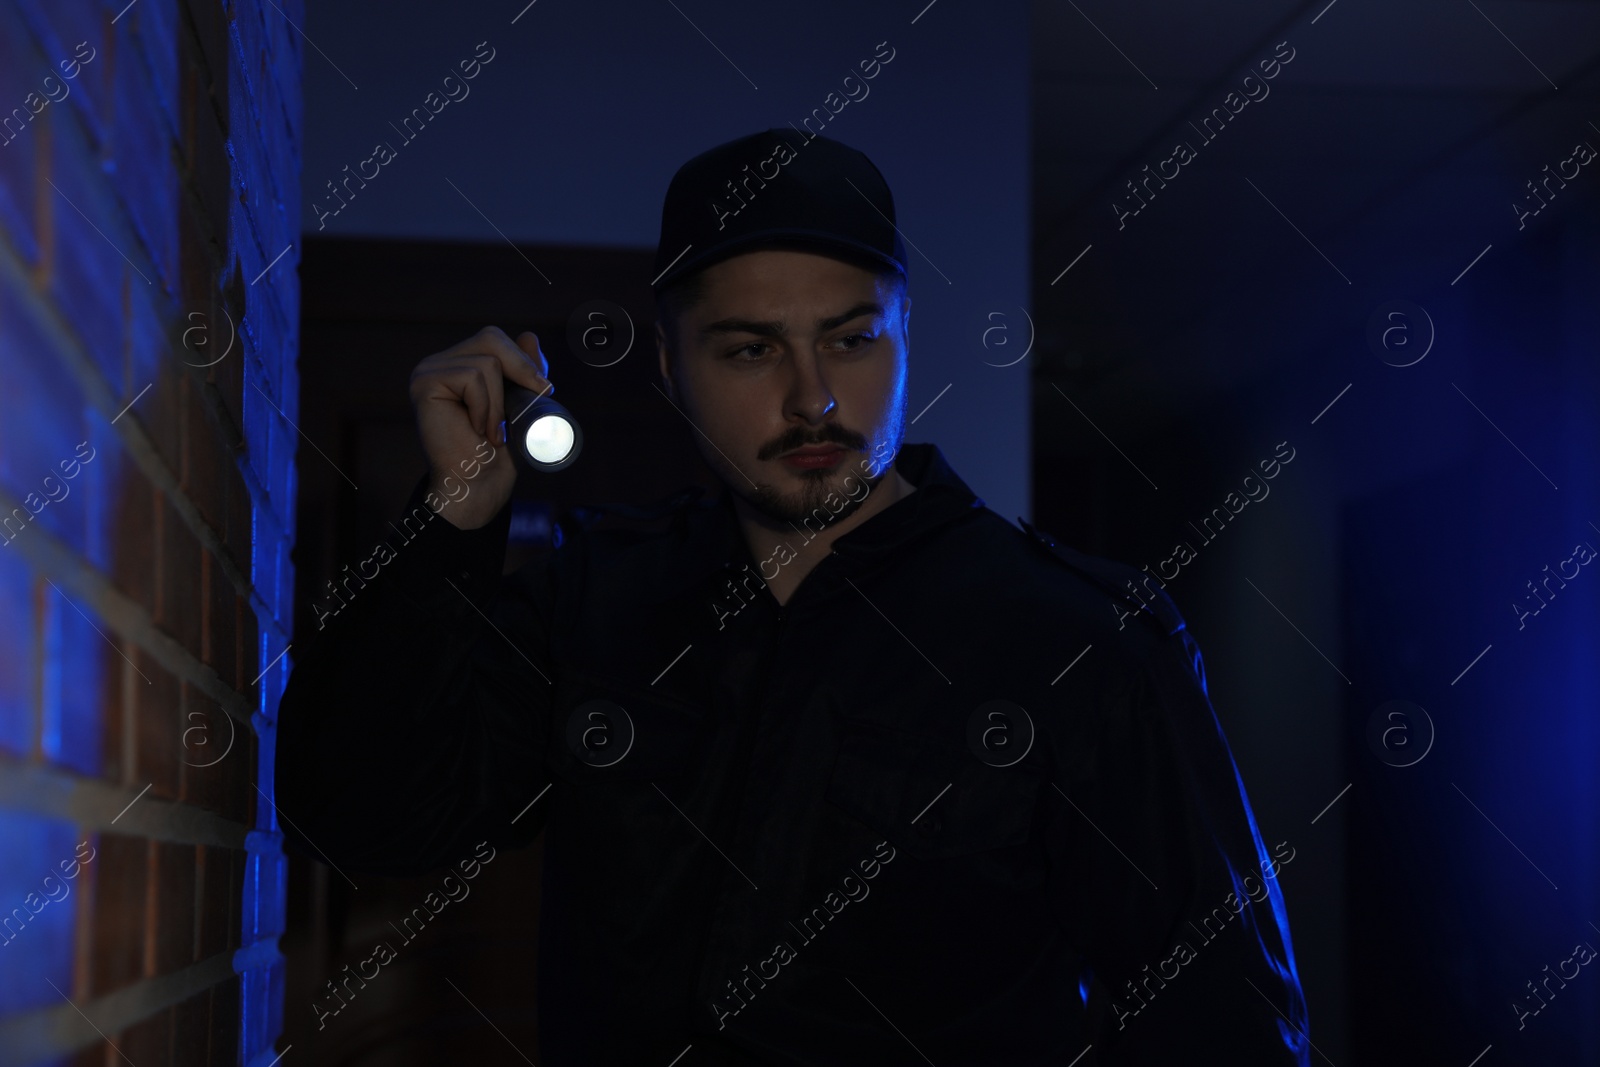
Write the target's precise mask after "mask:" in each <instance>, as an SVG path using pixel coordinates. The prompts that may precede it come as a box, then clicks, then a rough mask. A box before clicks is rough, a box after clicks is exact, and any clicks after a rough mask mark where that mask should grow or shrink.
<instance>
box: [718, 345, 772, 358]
mask: <svg viewBox="0 0 1600 1067" xmlns="http://www.w3.org/2000/svg"><path fill="white" fill-rule="evenodd" d="M766 347H768V346H767V345H766V344H765V343H764V342H762V341H751V342H750V343H749V344H747V345H740V346H739V347H738V348H735V349H734V350H733V351H732V352H729V353H728V355H729V356H730V357H732V358H734V359H739V358H742V357H745V356H747V355H748V356H750V357H752V358H759V357H760V355H761V353H760V352H751V351H750V350H751V349H752V348H766Z"/></svg>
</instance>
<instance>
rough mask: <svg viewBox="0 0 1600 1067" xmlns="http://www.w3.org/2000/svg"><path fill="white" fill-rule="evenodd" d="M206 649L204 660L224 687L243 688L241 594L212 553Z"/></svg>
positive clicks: (208, 564)
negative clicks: (241, 679) (240, 681)
mask: <svg viewBox="0 0 1600 1067" xmlns="http://www.w3.org/2000/svg"><path fill="white" fill-rule="evenodd" d="M204 574H205V587H206V588H205V597H206V599H205V603H206V616H205V623H204V625H203V632H204V634H205V648H204V651H203V652H202V654H201V659H202V660H204V661H205V663H206V664H207V665H208V666H209V667H211V669H212V670H214V671H216V672H217V677H219V678H221V679H222V684H223V685H226V686H228V687H229V688H232V689H237V688H238V687H239V680H238V673H239V594H238V593H237V592H236V591H235V590H234V587H233V579H231V578H229V577H228V575H227V574H226V573H225V572H224V571H223V569H222V567H221V566H220V565H219V564H218V563H217V561H216V558H215V557H213V556H212V555H211V553H210V552H207V553H206V556H205V570H204Z"/></svg>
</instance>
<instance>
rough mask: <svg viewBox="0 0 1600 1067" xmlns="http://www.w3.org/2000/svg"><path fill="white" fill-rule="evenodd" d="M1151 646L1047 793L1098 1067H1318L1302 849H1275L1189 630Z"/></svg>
mask: <svg viewBox="0 0 1600 1067" xmlns="http://www.w3.org/2000/svg"><path fill="white" fill-rule="evenodd" d="M1148 647H1149V649H1150V650H1149V651H1148V653H1147V654H1145V655H1143V656H1142V657H1141V659H1140V660H1139V662H1138V663H1137V664H1136V665H1134V666H1133V667H1132V669H1131V670H1130V671H1129V672H1127V680H1126V684H1125V685H1122V686H1120V688H1121V692H1120V693H1119V694H1117V695H1115V696H1114V697H1113V699H1112V700H1111V701H1110V702H1109V705H1108V706H1107V707H1106V708H1105V709H1104V714H1105V717H1104V718H1103V719H1102V720H1100V722H1099V723H1098V725H1097V727H1096V736H1095V739H1094V741H1093V742H1092V743H1091V744H1090V745H1089V746H1088V749H1089V750H1088V751H1087V752H1083V753H1080V754H1076V755H1067V754H1063V756H1062V760H1063V761H1064V762H1065V763H1066V765H1068V766H1070V768H1071V770H1070V772H1069V773H1068V774H1066V775H1065V776H1062V775H1058V778H1061V777H1065V778H1066V779H1067V781H1061V782H1060V783H1059V786H1058V788H1059V789H1061V790H1063V792H1062V793H1057V792H1056V790H1050V791H1049V792H1050V794H1051V799H1053V800H1054V801H1055V805H1054V807H1053V808H1051V809H1049V810H1050V811H1051V815H1050V816H1049V819H1048V821H1047V825H1048V827H1049V831H1048V832H1049V836H1048V838H1047V846H1046V847H1047V851H1048V856H1049V875H1048V878H1049V885H1050V889H1051V893H1052V899H1053V900H1054V901H1055V902H1056V905H1057V907H1058V908H1059V915H1060V917H1061V921H1062V923H1063V926H1064V928H1065V930H1066V932H1067V935H1068V938H1069V940H1070V941H1071V942H1072V943H1073V944H1075V945H1077V946H1078V947H1079V949H1080V951H1081V952H1082V956H1083V964H1084V972H1083V978H1082V982H1081V985H1080V993H1081V995H1082V998H1083V1000H1084V1006H1085V1012H1086V1021H1087V1031H1086V1035H1085V1040H1086V1041H1088V1042H1092V1047H1093V1049H1094V1054H1093V1055H1094V1057H1095V1058H1093V1059H1091V1060H1089V1061H1086V1062H1094V1063H1099V1064H1102V1065H1108V1067H1110V1065H1115V1067H1123V1065H1134V1064H1140V1065H1142V1064H1158V1063H1163V1064H1164V1063H1248V1064H1252V1065H1271V1064H1278V1065H1282V1067H1289V1065H1291V1064H1292V1065H1298V1067H1307V1065H1308V1064H1309V1062H1310V1060H1309V1056H1310V1046H1309V1041H1310V1038H1309V1037H1308V1036H1306V1035H1307V1034H1308V1023H1307V1015H1306V1005H1305V999H1304V996H1303V994H1302V991H1301V988H1300V979H1299V976H1298V974H1297V972H1296V970H1295V964H1294V950H1293V947H1292V946H1291V943H1290V939H1289V922H1288V914H1287V911H1286V910H1285V907H1284V900H1283V893H1282V891H1281V889H1280V887H1279V884H1278V877H1277V876H1278V874H1279V873H1280V871H1281V869H1282V865H1283V864H1284V863H1287V862H1289V861H1291V860H1292V859H1293V858H1294V850H1293V847H1292V843H1290V842H1287V841H1285V842H1283V843H1281V844H1279V845H1277V846H1275V847H1274V849H1273V851H1272V853H1271V854H1270V855H1269V853H1268V851H1267V849H1266V847H1265V846H1264V845H1263V843H1262V840H1261V836H1260V834H1259V832H1258V831H1257V829H1256V825H1255V817H1254V815H1253V813H1252V812H1251V809H1250V802H1249V799H1248V797H1247V796H1246V793H1245V789H1244V783H1243V781H1242V780H1241V779H1240V777H1239V773H1238V770H1237V768H1236V767H1235V765H1234V762H1233V756H1232V753H1231V752H1230V751H1229V748H1228V743H1227V740H1226V739H1225V738H1224V736H1223V733H1222V728H1221V725H1220V723H1219V722H1218V721H1217V717H1216V713H1215V711H1214V710H1213V709H1212V706H1211V703H1210V700H1209V697H1208V696H1207V693H1206V687H1205V673H1204V666H1203V664H1202V662H1201V658H1200V650H1199V647H1198V645H1197V644H1196V643H1195V641H1194V639H1193V637H1192V636H1190V634H1189V632H1188V630H1187V629H1186V628H1183V627H1182V626H1181V624H1180V626H1179V628H1178V629H1177V631H1176V632H1175V633H1171V634H1168V635H1166V636H1164V637H1160V638H1157V639H1155V642H1154V643H1153V644H1152V645H1151V646H1148ZM1069 782H1070V784H1068V783H1069Z"/></svg>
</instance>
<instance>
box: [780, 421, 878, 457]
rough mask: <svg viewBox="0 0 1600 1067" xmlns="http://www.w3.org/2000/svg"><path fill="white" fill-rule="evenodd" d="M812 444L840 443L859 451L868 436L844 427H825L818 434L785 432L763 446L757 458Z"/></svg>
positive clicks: (863, 446) (865, 444) (842, 445)
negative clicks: (865, 436)
mask: <svg viewBox="0 0 1600 1067" xmlns="http://www.w3.org/2000/svg"><path fill="white" fill-rule="evenodd" d="M810 445H839V446H840V447H842V448H848V449H850V450H851V451H853V452H859V451H861V450H862V449H863V448H866V447H867V441H866V438H864V437H862V436H861V435H860V434H858V433H852V432H851V431H849V430H846V429H844V428H843V427H836V428H827V429H824V430H822V431H821V432H820V434H818V435H817V436H814V437H813V436H810V435H807V434H803V433H791V434H785V435H784V436H783V437H780V438H779V439H778V440H776V441H774V442H772V444H770V445H767V446H766V447H765V448H763V449H762V450H761V451H760V452H759V453H758V454H757V456H756V458H757V459H773V458H775V457H777V456H779V455H781V454H783V453H784V452H788V451H790V450H792V449H796V448H806V447H808V446H810Z"/></svg>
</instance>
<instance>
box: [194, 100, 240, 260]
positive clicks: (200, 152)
mask: <svg viewBox="0 0 1600 1067" xmlns="http://www.w3.org/2000/svg"><path fill="white" fill-rule="evenodd" d="M226 145H227V138H226V137H225V136H224V134H223V129H222V120H221V119H220V118H219V117H218V116H217V113H216V111H215V109H214V108H212V106H211V101H210V99H209V98H208V97H207V96H204V95H202V94H200V93H199V92H198V90H197V93H196V107H195V113H194V140H193V143H192V145H191V146H190V147H189V149H188V151H187V152H186V153H185V157H184V177H185V179H186V181H187V182H188V184H189V187H190V189H192V190H193V192H194V195H195V196H196V197H197V198H198V199H199V202H200V221H201V222H202V223H203V224H204V227H205V230H206V232H207V234H208V237H209V239H210V241H211V242H212V243H213V244H214V245H216V246H217V247H221V246H222V237H223V235H224V234H226V233H227V232H228V208H229V206H230V203H229V200H230V194H231V193H232V189H233V184H232V182H233V178H232V171H231V169H230V166H231V161H230V160H229V158H228V151H227V147H226Z"/></svg>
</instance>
